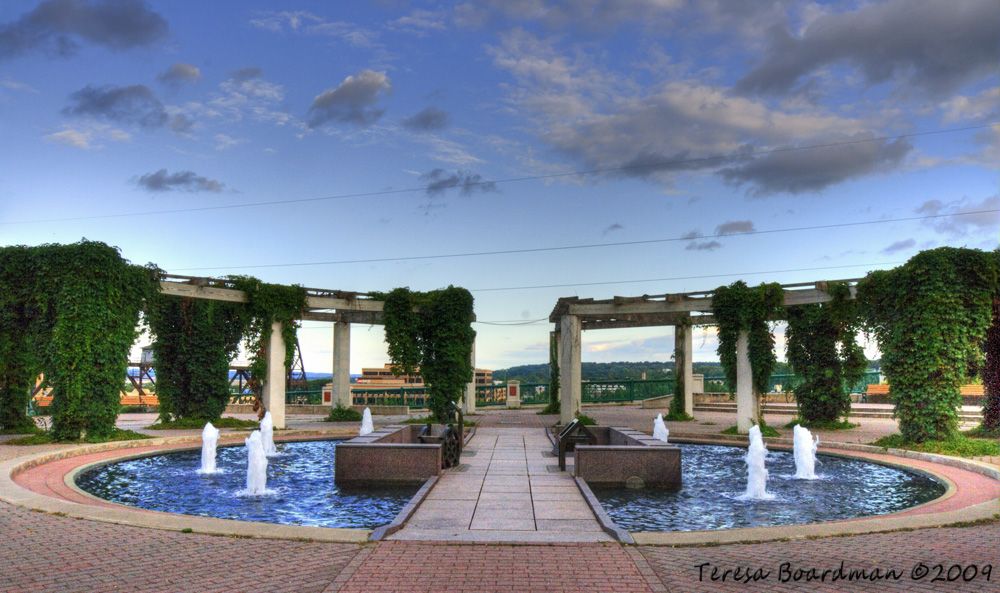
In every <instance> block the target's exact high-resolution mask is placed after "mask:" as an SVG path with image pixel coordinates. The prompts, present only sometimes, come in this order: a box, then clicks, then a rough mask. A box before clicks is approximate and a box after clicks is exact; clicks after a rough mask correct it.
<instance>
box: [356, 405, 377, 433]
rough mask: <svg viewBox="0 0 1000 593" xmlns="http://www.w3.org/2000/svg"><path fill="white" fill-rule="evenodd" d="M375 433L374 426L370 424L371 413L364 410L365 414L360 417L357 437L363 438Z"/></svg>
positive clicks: (366, 409)
mask: <svg viewBox="0 0 1000 593" xmlns="http://www.w3.org/2000/svg"><path fill="white" fill-rule="evenodd" d="M373 432H375V425H374V424H373V423H372V411H371V410H369V409H368V408H365V413H364V414H362V416H361V430H359V431H358V436H365V435H368V434H371V433H373Z"/></svg>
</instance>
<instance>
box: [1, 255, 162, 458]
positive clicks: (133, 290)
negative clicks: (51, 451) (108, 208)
mask: <svg viewBox="0 0 1000 593" xmlns="http://www.w3.org/2000/svg"><path fill="white" fill-rule="evenodd" d="M0 253H2V255H0V260H2V262H0V263H2V265H0V268H2V269H3V273H2V274H0V294H3V295H4V296H3V297H0V302H2V304H3V307H2V308H3V313H0V350H2V351H3V354H4V356H3V358H2V360H0V383H2V384H0V400H2V404H0V405H2V407H3V412H0V416H2V417H3V424H4V427H5V428H7V427H8V425H10V427H11V428H15V427H23V426H24V425H25V416H24V412H23V405H24V404H25V403H26V402H27V394H28V393H30V386H31V385H32V383H33V381H34V379H35V377H36V376H37V374H38V373H44V374H45V379H46V382H47V383H48V384H49V385H50V386H51V387H52V388H53V402H52V406H51V413H52V434H53V437H54V438H55V439H57V440H76V439H79V438H86V439H88V440H103V439H106V438H108V437H110V436H111V434H112V433H113V432H114V430H115V419H116V418H117V416H118V410H119V407H120V399H119V398H120V396H119V393H120V388H121V384H122V377H124V376H125V372H126V369H127V364H128V354H129V350H130V349H131V346H132V344H133V342H134V341H135V338H136V337H137V336H138V322H139V313H140V311H141V309H142V306H143V303H144V301H145V299H146V298H147V297H149V296H150V295H152V294H153V293H154V292H155V290H156V275H155V273H153V272H152V270H151V269H149V268H144V267H141V266H135V265H132V264H130V263H129V262H128V261H126V260H124V259H122V257H121V255H120V254H119V252H118V250H117V249H115V248H113V247H109V246H108V245H105V244H104V243H100V242H95V241H87V240H83V241H81V242H79V243H75V244H72V245H42V246H38V247H5V248H2V250H0ZM8 266H10V267H9V268H8Z"/></svg>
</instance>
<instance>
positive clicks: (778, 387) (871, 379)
mask: <svg viewBox="0 0 1000 593" xmlns="http://www.w3.org/2000/svg"><path fill="white" fill-rule="evenodd" d="M881 379H882V375H881V373H879V372H878V371H868V372H866V373H865V374H864V375H863V376H862V377H861V380H860V381H858V382H857V383H855V384H854V385H851V391H850V392H851V393H864V392H865V389H866V388H867V387H868V386H869V385H872V384H877V383H880V382H881ZM801 381H802V379H801V377H799V376H797V375H795V374H784V373H783V374H774V375H771V377H770V379H769V381H768V392H769V393H791V392H794V391H795V386H796V385H797V384H798V383H800V382H801ZM729 392H730V388H729V382H728V381H726V378H725V377H705V393H729Z"/></svg>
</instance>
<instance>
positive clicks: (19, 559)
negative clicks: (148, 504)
mask: <svg viewBox="0 0 1000 593" xmlns="http://www.w3.org/2000/svg"><path fill="white" fill-rule="evenodd" d="M361 549H362V548H361V546H358V545H354V544H327V543H309V542H296V541H281V540H255V539H238V538H229V537H212V536H208V535H198V534H193V533H188V534H185V533H180V532H174V531H159V530H155V529H141V528H137V527H126V526H122V525H112V524H110V523H100V522H96V521H86V520H77V519H70V518H66V517H57V516H53V515H47V514H44V513H36V512H31V511H27V510H24V509H22V508H19V507H14V506H11V505H7V504H0V591H2V592H3V593H27V592H32V593H49V592H51V593H77V592H79V593H104V592H119V591H120V592H125V593H133V592H134V593H154V592H155V593H160V592H162V593H215V592H220V593H221V592H223V591H227V592H228V591H239V592H243V591H246V592H247V593H251V592H252V593H281V592H287V593H299V592H301V593H311V592H315V593H319V592H321V591H323V590H324V589H326V588H327V587H328V586H329V585H330V583H331V582H333V581H334V579H335V578H336V577H337V575H338V574H339V573H340V572H341V571H342V570H343V569H344V567H346V566H347V565H348V563H349V562H350V561H351V559H352V558H354V556H355V555H356V554H358V552H359V550H361Z"/></svg>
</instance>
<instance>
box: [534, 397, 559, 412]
mask: <svg viewBox="0 0 1000 593" xmlns="http://www.w3.org/2000/svg"><path fill="white" fill-rule="evenodd" d="M559 410H560V405H559V401H558V400H556V401H550V402H549V403H548V404H546V406H545V407H544V408H542V409H541V410H538V415H539V416H544V415H546V414H558V413H559Z"/></svg>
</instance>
